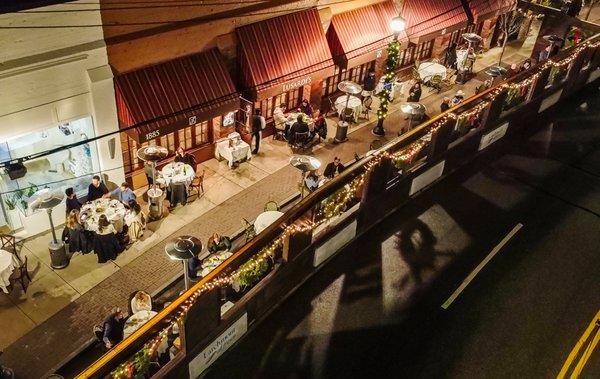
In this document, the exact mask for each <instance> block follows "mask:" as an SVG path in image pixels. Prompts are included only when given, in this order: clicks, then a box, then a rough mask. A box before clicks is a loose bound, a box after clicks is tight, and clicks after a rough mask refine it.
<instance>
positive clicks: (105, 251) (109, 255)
mask: <svg viewBox="0 0 600 379" xmlns="http://www.w3.org/2000/svg"><path fill="white" fill-rule="evenodd" d="M122 251H123V248H122V247H121V244H120V243H119V240H118V238H117V231H116V230H115V227H114V226H112V224H111V223H110V222H108V219H107V218H106V215H100V218H99V219H98V232H97V233H96V238H94V253H96V255H97V256H98V263H106V262H107V261H109V260H115V259H117V255H119V254H120V253H121V252H122Z"/></svg>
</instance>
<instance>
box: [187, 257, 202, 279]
mask: <svg viewBox="0 0 600 379" xmlns="http://www.w3.org/2000/svg"><path fill="white" fill-rule="evenodd" d="M201 267H202V262H201V261H200V259H198V257H194V258H191V259H188V261H187V270H188V276H189V277H190V279H196V278H198V271H200V268H201Z"/></svg>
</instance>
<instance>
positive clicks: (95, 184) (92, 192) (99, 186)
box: [87, 175, 108, 201]
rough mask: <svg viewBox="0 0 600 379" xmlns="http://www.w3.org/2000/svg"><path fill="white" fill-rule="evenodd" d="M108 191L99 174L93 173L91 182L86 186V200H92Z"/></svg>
mask: <svg viewBox="0 0 600 379" xmlns="http://www.w3.org/2000/svg"><path fill="white" fill-rule="evenodd" d="M107 193H108V188H106V185H104V183H102V182H101V181H100V176H98V175H94V176H93V177H92V184H90V185H89V187H88V195H87V201H94V200H96V199H100V198H101V197H102V196H104V195H106V194H107Z"/></svg>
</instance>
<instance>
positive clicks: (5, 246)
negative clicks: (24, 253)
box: [0, 234, 23, 264]
mask: <svg viewBox="0 0 600 379" xmlns="http://www.w3.org/2000/svg"><path fill="white" fill-rule="evenodd" d="M0 245H1V246H0V247H1V248H2V250H6V251H8V252H9V253H11V254H12V255H13V257H14V259H15V262H17V263H18V264H21V263H23V262H22V260H21V257H19V252H18V251H17V239H16V238H15V236H13V235H11V234H0Z"/></svg>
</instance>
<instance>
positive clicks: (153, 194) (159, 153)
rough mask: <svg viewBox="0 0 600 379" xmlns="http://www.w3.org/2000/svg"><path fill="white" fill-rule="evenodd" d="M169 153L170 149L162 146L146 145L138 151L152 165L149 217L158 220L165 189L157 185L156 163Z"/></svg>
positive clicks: (148, 193) (148, 192)
mask: <svg viewBox="0 0 600 379" xmlns="http://www.w3.org/2000/svg"><path fill="white" fill-rule="evenodd" d="M167 155H169V150H167V148H166V147H162V146H145V147H142V148H141V149H139V150H138V151H137V156H138V158H139V159H141V160H142V161H144V162H146V163H147V164H149V165H150V167H152V185H150V186H148V191H146V194H147V195H148V208H149V209H148V217H149V218H150V220H158V219H160V218H161V217H162V214H163V200H164V193H163V190H161V189H160V188H158V186H157V185H156V164H157V163H158V162H160V161H161V160H163V159H164V158H166V157H167Z"/></svg>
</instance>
